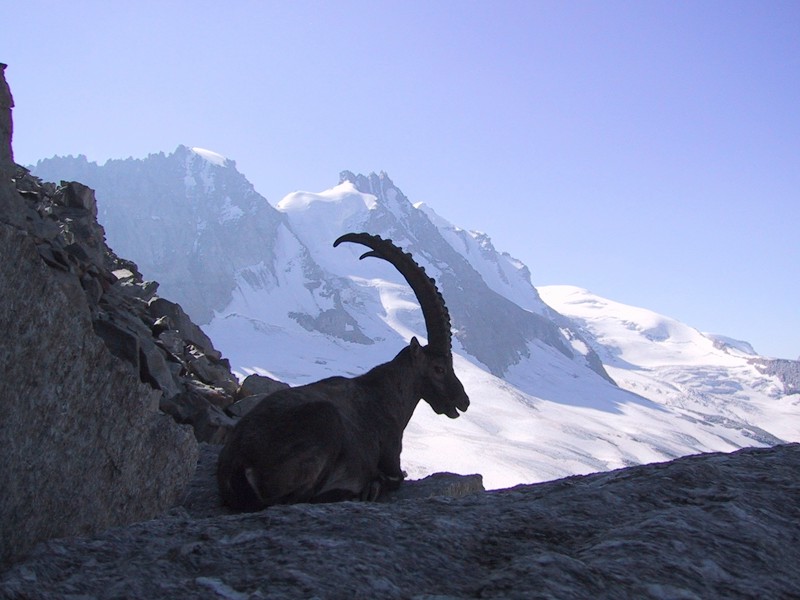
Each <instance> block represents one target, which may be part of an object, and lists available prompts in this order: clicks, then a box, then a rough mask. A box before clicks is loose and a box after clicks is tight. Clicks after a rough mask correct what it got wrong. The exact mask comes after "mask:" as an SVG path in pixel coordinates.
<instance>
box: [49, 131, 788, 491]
mask: <svg viewBox="0 0 800 600" xmlns="http://www.w3.org/2000/svg"><path fill="white" fill-rule="evenodd" d="M34 173H35V174H36V175H39V176H40V177H43V178H45V179H50V180H58V179H77V180H81V181H83V182H84V183H86V184H87V185H90V186H91V187H94V188H95V189H96V190H97V197H98V206H99V212H100V220H101V223H102V224H103V225H104V226H105V227H106V231H107V234H108V237H109V242H110V245H111V247H113V248H114V249H115V250H116V251H117V252H119V253H120V254H122V255H124V256H126V257H129V258H132V259H133V260H135V261H136V262H137V263H138V264H139V267H140V269H141V271H142V272H143V273H144V274H145V276H146V277H148V278H152V279H156V280H158V281H160V282H161V284H162V287H161V293H162V294H163V295H165V296H167V297H170V298H171V299H173V300H176V301H178V302H180V303H181V304H182V305H183V306H184V307H185V308H186V309H187V311H188V312H189V313H190V314H191V315H192V316H193V317H194V318H195V319H196V320H198V321H199V322H201V323H203V324H204V329H205V331H206V332H207V333H208V334H209V335H210V336H211V338H212V339H213V341H214V344H215V346H216V347H218V348H220V349H221V350H222V351H223V353H224V354H225V355H226V356H227V357H228V358H229V359H230V360H231V363H232V365H234V367H235V369H236V370H237V371H238V372H239V373H240V374H243V375H244V374H247V373H251V372H259V373H265V374H269V375H271V376H273V377H276V378H278V379H282V380H285V381H287V382H289V383H292V384H300V383H306V382H308V381H313V380H315V379H319V378H321V377H325V376H329V375H334V374H344V375H349V374H358V373H362V372H364V371H366V370H368V369H369V368H371V367H373V366H375V365H376V364H378V363H381V362H384V361H387V360H389V359H391V358H392V357H393V356H394V355H395V354H396V353H397V352H398V351H399V350H400V348H402V347H403V345H404V344H405V343H407V341H408V340H409V338H410V337H411V336H412V335H416V336H418V337H421V338H422V337H424V335H425V328H424V322H423V320H422V315H421V313H420V311H419V309H418V306H417V303H416V299H415V298H414V296H413V293H412V292H411V290H410V289H409V288H408V286H407V284H406V283H405V282H404V280H403V279H402V278H401V276H400V275H399V274H397V273H396V272H395V271H394V269H393V267H391V265H389V264H388V263H385V262H384V261H378V260H365V261H359V260H358V256H359V255H360V254H361V252H360V249H359V248H356V247H352V246H351V245H344V246H341V247H339V248H337V249H334V248H333V247H332V242H333V240H335V239H336V238H337V237H338V236H340V235H341V234H342V233H345V232H348V231H368V232H371V233H377V234H381V235H383V236H384V237H390V238H392V239H393V240H394V241H395V242H396V243H397V244H398V245H400V246H401V247H403V248H404V249H405V250H407V251H410V252H411V253H412V254H413V255H414V257H415V259H416V260H417V261H418V262H419V263H420V264H422V265H423V266H424V267H425V268H426V270H427V271H428V273H429V274H430V275H431V276H433V277H435V279H436V281H437V283H438V285H439V287H440V289H441V291H442V294H443V296H444V298H445V300H446V302H447V305H448V307H449V309H450V313H451V317H452V322H453V328H454V349H455V352H456V369H457V372H458V373H459V376H460V377H461V379H462V381H463V382H464V384H465V387H466V389H467V392H468V393H469V394H470V397H471V398H472V405H471V406H470V409H469V411H468V412H467V413H466V414H464V415H462V416H461V417H460V418H459V419H456V420H448V419H445V418H442V417H439V416H437V415H435V414H434V413H433V412H432V411H431V410H430V409H429V408H428V407H427V406H426V405H425V404H424V403H421V404H420V407H419V409H418V410H417V412H416V413H415V415H414V418H413V419H412V421H411V423H410V425H409V427H408V429H407V430H406V436H405V450H404V454H403V462H404V467H405V468H406V469H407V470H408V471H409V474H410V475H411V476H421V475H424V474H427V473H429V472H432V471H435V470H450V471H456V472H463V473H466V472H480V473H482V474H484V476H485V479H486V483H487V485H488V486H489V487H503V486H508V485H513V484H515V483H520V482H533V481H541V480H546V479H552V478H555V477H560V476H564V475H569V474H575V473H585V472H590V471H598V470H606V469H611V468H615V467H620V466H625V465H630V464H637V463H643V462H652V461H657V460H665V459H669V458H673V457H676V456H680V455H684V454H689V453H694V452H701V451H708V450H723V451H726V450H733V449H736V448H739V447H742V446H748V445H761V444H772V443H777V442H779V441H798V440H800V414H798V413H800V411H798V410H797V408H798V402H800V396H798V395H797V393H796V391H795V393H794V394H790V393H788V392H791V389H789V388H788V387H786V386H785V385H784V384H785V382H784V381H782V380H781V377H780V376H779V375H778V374H777V373H775V372H772V373H770V371H769V368H767V367H765V366H764V364H762V366H761V368H759V367H758V365H757V363H758V360H760V359H759V358H758V357H755V356H752V355H751V354H748V353H747V347H746V345H742V344H738V345H737V344H733V343H732V342H731V341H725V340H724V339H722V338H712V337H709V336H703V335H701V334H699V333H698V332H694V330H692V329H691V328H689V327H686V326H685V325H682V324H680V323H677V322H675V321H671V320H669V319H666V318H664V317H659V316H658V315H654V314H653V313H650V312H648V311H643V310H638V309H632V308H630V307H622V306H621V305H617V304H615V303H612V302H609V301H606V300H603V299H599V298H596V297H591V296H590V295H589V294H588V293H586V292H576V291H575V290H574V288H569V289H565V288H547V289H546V290H545V292H546V293H545V296H544V299H545V301H543V300H542V297H540V295H539V292H537V290H536V288H534V286H533V285H532V283H531V276H530V272H529V271H528V269H527V267H525V265H523V264H522V263H521V262H520V261H518V260H515V259H514V258H512V257H510V256H509V255H507V254H503V253H501V252H498V251H497V250H496V249H495V247H494V246H493V244H492V241H491V239H490V238H489V237H488V236H487V235H485V234H483V233H476V232H468V231H464V230H462V229H460V228H458V227H456V226H454V225H453V224H451V223H449V222H448V221H447V220H446V219H444V218H442V217H440V216H439V215H437V214H436V213H435V212H434V211H433V209H432V208H430V207H429V206H426V205H422V204H418V205H413V204H412V203H411V202H410V201H409V199H407V198H406V197H405V196H404V195H403V193H402V192H401V191H400V190H399V189H398V188H397V187H396V186H395V185H394V183H393V182H392V181H391V179H390V178H389V177H388V176H387V175H386V174H383V173H382V174H380V175H375V174H371V175H369V176H363V175H355V174H353V173H350V172H347V171H345V172H343V173H342V174H341V176H340V181H339V184H338V185H336V186H334V187H333V188H331V189H329V190H326V191H323V192H319V193H311V192H295V193H292V194H289V195H288V196H286V197H285V198H284V199H283V200H281V201H280V202H279V203H278V205H277V207H276V208H272V207H271V206H269V204H268V203H267V202H266V200H265V199H263V198H262V197H261V196H259V195H258V194H257V193H256V192H255V191H254V190H253V189H252V186H251V185H250V184H249V183H248V182H247V180H246V179H245V178H244V177H243V176H242V175H241V174H240V173H238V171H236V169H235V164H234V163H233V162H232V161H228V160H226V159H225V158H223V157H221V156H219V155H217V154H214V153H212V152H209V151H205V150H201V149H197V148H195V149H189V148H185V147H179V148H178V150H176V152H174V153H173V154H171V155H168V156H165V155H163V154H159V155H151V156H150V157H148V158H146V159H143V160H134V159H128V160H126V161H109V162H108V163H106V164H105V165H103V166H98V165H96V164H94V163H89V162H88V161H86V159H85V158H83V157H78V158H77V159H76V158H67V159H63V158H55V159H49V160H46V161H40V162H39V164H38V165H37V166H36V167H35V169H34ZM574 294H578V296H575V295H574ZM578 297H579V298H581V300H576V298H578ZM587 298H589V300H586V299H587ZM545 302H547V303H545ZM551 306H552V308H551ZM590 306H594V307H597V306H602V307H604V308H603V310H600V309H596V310H597V312H591V311H590V312H589V313H588V315H587V314H583V313H582V312H581V311H582V310H589V309H588V308H587V307H590ZM578 308H580V309H581V310H578ZM554 309H555V310H554ZM556 311H558V312H556ZM600 313H603V314H604V315H605V316H604V317H603V318H599V317H598V315H599V314H600ZM598 323H600V325H598ZM773 366H774V365H773ZM792 368H794V367H792V365H789V368H788V372H792ZM781 372H782V373H785V372H787V369H786V368H784V366H781ZM784 379H785V378H784ZM615 381H616V382H617V383H619V384H620V385H617V383H615Z"/></svg>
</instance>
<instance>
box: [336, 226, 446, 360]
mask: <svg viewBox="0 0 800 600" xmlns="http://www.w3.org/2000/svg"><path fill="white" fill-rule="evenodd" d="M342 242H352V243H354V244H362V245H364V246H366V247H367V248H371V249H372V251H371V252H365V253H364V254H362V255H361V257H360V258H361V259H364V258H366V257H367V256H374V257H376V258H382V259H383V260H385V261H387V262H389V263H391V264H392V265H393V266H394V268H395V269H397V270H398V271H399V272H400V274H401V275H402V276H403V277H405V279H406V281H407V282H408V285H409V286H411V289H412V290H413V291H414V295H416V297H417V300H418V301H419V305H420V308H422V316H423V317H424V318H425V328H426V329H427V330H428V347H429V348H430V349H431V350H434V351H435V352H438V353H441V354H444V355H449V354H450V353H451V349H452V345H451V335H450V313H448V312H447V306H445V303H444V298H443V297H442V294H441V293H440V292H439V289H438V288H437V287H436V282H435V281H434V280H433V279H432V278H430V277H428V275H427V274H426V273H425V269H424V268H423V267H421V266H419V265H418V264H417V263H416V261H414V259H413V258H412V256H411V254H409V253H407V252H403V251H402V250H401V249H400V248H398V247H397V246H395V245H394V243H393V242H392V240H388V239H387V240H384V239H383V238H381V236H379V235H371V234H369V233H346V234H344V235H343V236H341V237H340V238H339V239H337V240H336V241H335V242H334V243H333V247H334V248H335V247H336V246H338V245H339V244H341V243H342Z"/></svg>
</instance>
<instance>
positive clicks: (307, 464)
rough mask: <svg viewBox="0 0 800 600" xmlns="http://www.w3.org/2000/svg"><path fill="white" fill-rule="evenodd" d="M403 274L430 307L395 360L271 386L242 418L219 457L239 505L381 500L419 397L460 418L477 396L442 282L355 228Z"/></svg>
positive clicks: (226, 495) (223, 483)
mask: <svg viewBox="0 0 800 600" xmlns="http://www.w3.org/2000/svg"><path fill="white" fill-rule="evenodd" d="M342 242H354V243H357V244H363V245H364V246H367V247H368V248H371V251H369V252H366V253H365V254H363V255H362V256H361V258H362V259H363V258H365V257H367V256H374V257H377V258H382V259H384V260H386V261H388V262H390V263H391V264H392V265H394V267H395V268H396V269H397V270H398V271H399V272H400V273H401V274H402V275H403V277H405V279H406V281H407V282H408V284H409V285H410V286H411V289H412V290H413V291H414V293H415V295H416V296H417V299H418V300H419V303H420V306H421V308H422V314H423V317H424V319H425V327H426V329H427V333H428V345H427V346H421V345H420V343H419V342H418V341H417V339H416V338H412V339H411V342H410V344H409V345H408V346H407V347H405V348H403V349H402V350H401V351H400V353H399V354H398V355H397V356H395V357H394V358H393V359H392V360H391V361H389V362H387V363H385V364H382V365H378V366H377V367H375V368H373V369H372V370H370V371H369V372H367V373H365V374H364V375H360V376H358V377H354V378H346V377H330V378H328V379H323V380H321V381H317V382H315V383H310V384H308V385H304V386H300V387H295V388H288V389H285V390H281V391H278V392H275V393H273V394H271V395H270V396H267V397H266V398H264V400H262V401H261V402H260V403H259V404H258V405H256V407H255V408H253V409H252V410H251V411H250V412H249V413H247V414H246V415H245V416H244V417H242V419H241V421H239V423H238V424H237V425H236V426H235V427H234V429H233V431H232V432H231V435H230V437H229V439H228V442H227V443H226V445H225V447H224V448H223V450H222V453H221V454H220V457H219V463H218V464H217V480H218V483H219V489H220V493H221V495H222V499H223V501H224V502H225V504H227V505H228V506H230V507H231V508H233V509H236V510H260V509H262V508H265V507H267V506H271V505H275V504H291V503H300V502H335V501H340V500H375V499H377V498H378V496H380V494H381V493H382V492H383V491H385V490H391V489H396V488H397V487H399V486H400V483H401V482H402V480H403V478H404V477H405V473H404V472H403V471H402V469H401V468H400V451H401V449H402V443H403V430H404V429H405V428H406V425H407V424H408V422H409V420H410V419H411V415H412V414H413V412H414V409H415V408H416V406H417V404H418V403H419V401H420V399H423V400H425V401H426V402H427V403H428V404H430V406H431V408H433V410H434V411H435V412H436V413H438V414H445V415H447V416H448V417H450V418H452V419H455V418H456V417H458V416H459V412H458V411H459V410H460V411H465V410H467V407H468V406H469V397H468V396H467V394H466V392H465V391H464V386H463V385H462V384H461V382H460V381H459V379H458V377H456V374H455V372H454V371H453V355H452V343H451V342H452V340H451V333H450V316H449V314H448V312H447V307H446V306H445V304H444V299H443V298H442V296H441V294H440V293H439V290H438V289H437V287H436V283H435V282H434V280H433V279H430V278H429V277H428V276H427V275H426V273H425V270H424V269H423V268H422V267H420V266H419V265H418V264H417V263H416V262H414V259H413V258H412V257H411V255H410V254H406V253H404V252H403V251H402V250H401V249H400V248H398V247H397V246H395V245H394V244H393V243H392V241H391V240H384V239H381V238H380V236H376V235H370V234H367V233H348V234H345V235H343V236H341V237H340V238H339V239H337V240H336V241H335V242H334V244H333V245H334V247H336V246H338V245H339V244H341V243H342Z"/></svg>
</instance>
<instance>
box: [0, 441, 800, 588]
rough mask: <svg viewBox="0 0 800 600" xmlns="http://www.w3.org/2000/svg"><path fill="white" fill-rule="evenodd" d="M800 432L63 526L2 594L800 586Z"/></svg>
mask: <svg viewBox="0 0 800 600" xmlns="http://www.w3.org/2000/svg"><path fill="white" fill-rule="evenodd" d="M799 467H800V446H799V445H796V444H795V445H789V446H779V447H775V448H770V449H748V450H742V451H739V452H736V453H734V454H708V455H700V456H694V457H688V458H683V459H679V460H676V461H674V462H670V463H663V464H654V465H646V466H640V467H633V468H630V469H623V470H619V471H613V472H610V473H600V474H595V475H589V476H583V477H571V478H569V479H564V480H560V481H554V482H550V483H544V484H539V485H532V486H519V487H517V488H513V489H510V490H502V491H495V492H488V493H478V494H469V495H466V496H463V497H460V498H451V497H441V496H440V497H434V498H428V499H414V500H403V501H399V502H395V503H391V504H378V503H352V502H344V503H339V504H328V505H294V506H286V507H272V508H269V509H267V510H265V511H263V512H259V513H252V514H243V515H235V516H216V517H213V516H212V517H208V518H197V517H194V516H192V514H191V512H190V511H189V510H187V509H185V508H179V509H176V510H174V511H172V512H171V513H170V514H169V515H167V516H165V517H163V518H160V519H156V520H153V521H149V522H147V523H141V524H136V525H132V526H129V527H126V528H118V529H114V530H112V531H109V532H107V533H105V534H103V535H100V536H96V537H93V538H79V539H69V540H52V541H49V542H47V543H45V544H43V545H41V546H40V547H39V548H38V549H37V550H36V551H35V552H34V553H33V554H32V555H31V557H30V558H29V559H28V560H27V561H25V562H24V563H21V564H19V565H16V566H15V567H14V568H13V569H11V570H9V571H8V572H6V573H5V574H3V575H0V597H3V598H26V599H44V598H64V597H75V598H77V597H93V598H118V597H126V598H154V597H169V598H176V599H180V598H199V597H208V598H228V599H240V598H241V599H244V598H271V599H277V600H279V599H289V598H291V599H294V598H313V597H316V598H333V599H338V598H342V599H344V598H348V599H349V598H416V599H423V598H520V599H522V598H658V599H663V598H728V599H736V598H795V597H798V596H800V577H798V574H797V564H798V561H800V544H798V541H799V540H800V481H798V478H797V472H798V468H799Z"/></svg>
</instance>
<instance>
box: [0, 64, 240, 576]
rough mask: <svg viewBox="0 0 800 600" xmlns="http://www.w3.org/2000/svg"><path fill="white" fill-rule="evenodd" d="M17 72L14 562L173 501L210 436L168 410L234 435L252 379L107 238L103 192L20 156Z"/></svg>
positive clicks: (4, 284) (2, 485)
mask: <svg viewBox="0 0 800 600" xmlns="http://www.w3.org/2000/svg"><path fill="white" fill-rule="evenodd" d="M3 71H4V66H3V67H0V256H2V260H0V297H2V299H3V301H2V303H0V332H2V335H3V339H2V342H1V343H0V402H1V403H2V404H0V408H2V412H3V417H2V419H0V448H2V453H3V460H2V461H0V490H2V494H1V495H0V564H1V563H5V562H8V561H11V560H14V559H16V558H18V557H19V556H21V555H23V554H24V553H25V552H26V551H28V550H29V549H30V548H31V547H32V546H33V545H34V544H35V543H36V542H38V541H40V540H43V539H47V538H51V537H57V536H66V535H77V534H90V533H94V532H97V531H100V530H103V529H106V528H108V527H111V526H114V525H121V524H126V523H131V522H134V521H140V520H143V519H149V518H152V517H153V516H155V515H157V514H160V513H162V512H163V511H164V510H165V509H166V508H168V507H169V506H171V505H173V504H174V503H175V502H176V500H177V498H178V497H179V496H180V494H181V493H182V491H183V489H184V488H185V487H186V485H187V484H188V482H189V480H190V478H191V475H192V473H193V471H194V467H195V463H196V460H197V442H196V440H195V436H194V435H193V434H192V429H191V428H190V427H186V426H181V425H178V424H176V423H175V419H174V418H171V417H170V416H168V415H166V414H164V412H163V411H167V412H171V413H172V414H173V417H176V418H179V420H181V421H182V422H190V423H191V424H192V425H194V427H195V430H196V431H200V432H201V433H199V434H198V437H201V438H208V439H214V440H216V439H219V438H224V434H225V432H227V430H228V428H229V427H230V425H231V424H232V420H231V419H230V418H229V417H228V416H227V415H225V413H224V412H223V411H222V408H223V407H224V406H226V405H227V404H230V403H231V402H232V401H233V396H234V394H235V393H236V391H237V390H238V382H237V381H236V379H235V378H234V377H233V376H232V375H231V373H230V368H229V366H228V365H227V363H226V362H225V360H224V359H222V357H221V356H220V355H219V353H218V352H216V351H215V350H214V348H213V346H212V345H211V343H210V341H209V340H208V338H206V337H205V336H204V335H202V332H200V330H199V329H198V328H197V327H195V326H194V325H192V324H191V322H190V321H189V319H188V317H186V315H185V313H183V311H182V310H181V309H180V307H179V306H177V305H175V304H173V303H170V302H167V301H166V300H162V299H159V298H157V297H156V296H155V291H156V287H157V284H155V283H153V282H145V281H143V280H142V278H141V275H140V274H139V272H138V269H137V267H136V265H135V264H134V263H132V262H130V261H126V260H123V259H120V258H119V257H117V256H116V255H115V254H114V253H113V252H112V251H111V250H110V249H109V248H108V247H107V246H106V244H105V236H104V231H103V229H102V227H100V226H99V225H98V223H97V219H96V217H97V206H96V202H95V196H94V192H93V191H92V190H91V189H89V188H87V187H86V186H84V185H81V184H79V183H75V182H62V183H61V185H55V184H48V183H42V182H41V181H40V180H39V179H37V178H35V177H32V176H31V175H30V174H29V173H28V172H27V171H26V170H25V169H23V168H21V167H18V166H17V165H15V164H14V163H13V162H12V156H13V155H12V153H11V139H10V136H11V129H12V127H11V123H12V120H11V107H12V106H13V101H12V99H11V94H10V91H9V88H8V86H7V84H6V82H5V79H4V77H2V75H3V74H4V73H3ZM175 407H178V408H175ZM159 408H161V409H162V410H159ZM170 409H172V410H170ZM187 415H188V416H187Z"/></svg>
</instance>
